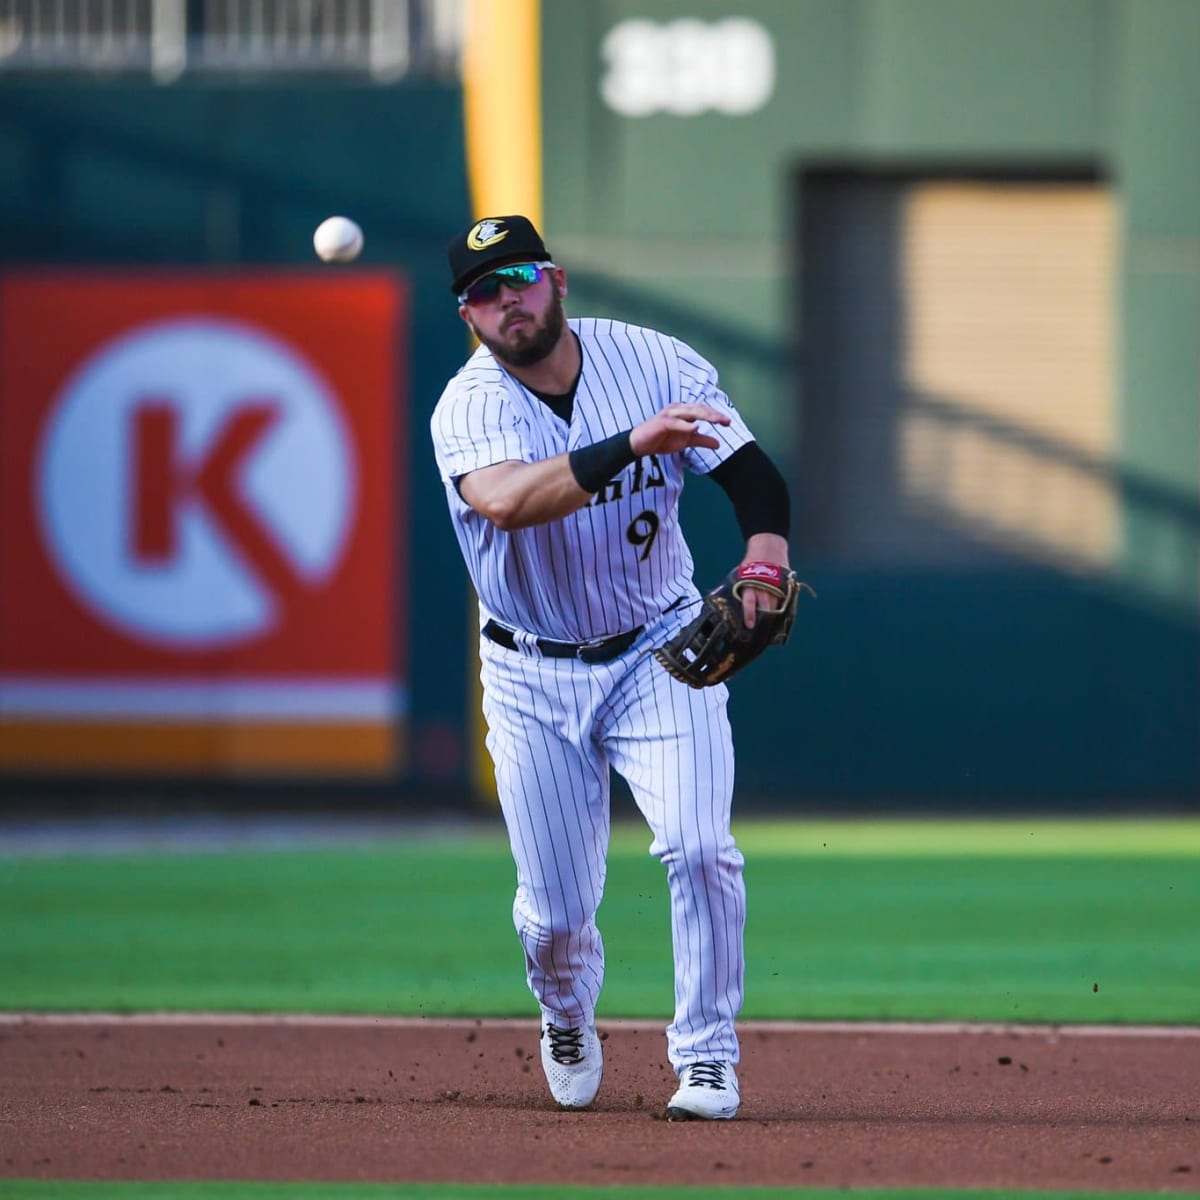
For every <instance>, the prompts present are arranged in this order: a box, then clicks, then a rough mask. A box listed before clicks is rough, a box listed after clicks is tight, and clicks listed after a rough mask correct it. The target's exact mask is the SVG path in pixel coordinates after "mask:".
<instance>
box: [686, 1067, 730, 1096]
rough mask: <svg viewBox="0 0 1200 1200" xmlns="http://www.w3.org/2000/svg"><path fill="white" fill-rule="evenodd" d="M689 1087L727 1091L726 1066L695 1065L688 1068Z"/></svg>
mask: <svg viewBox="0 0 1200 1200" xmlns="http://www.w3.org/2000/svg"><path fill="white" fill-rule="evenodd" d="M687 1082H688V1087H707V1088H712V1089H713V1091H716V1092H723V1091H724V1090H725V1064H724V1063H719V1062H702V1063H694V1064H693V1065H692V1066H690V1067H688V1068H687Z"/></svg>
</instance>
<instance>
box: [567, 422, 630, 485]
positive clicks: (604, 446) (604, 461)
mask: <svg viewBox="0 0 1200 1200" xmlns="http://www.w3.org/2000/svg"><path fill="white" fill-rule="evenodd" d="M632 432H633V430H632V429H626V430H625V432H624V433H616V434H613V436H612V437H610V438H605V439H604V441H602V442H593V443H592V444H591V445H590V446H580V447H579V449H578V450H572V451H571V453H570V454H568V455H567V462H568V463H569V464H570V467H571V474H572V475H574V476H575V482H576V483H577V484H579V486H580V487H581V488H583V490H584V491H585V492H598V491H599V490H600V489H601V488H602V487H603V486H604V485H605V484H606V483H607V482H608V481H609V480H610V479H611V478H612V477H613V476H614V475H615V474H616V473H617V472H618V471H623V470H624V469H625V468H626V467H627V466H629V464H630V463H631V462H633V460H634V459H635V458H637V455H636V454H634V452H633V447H632V446H631V445H630V444H629V435H630V434H631V433H632Z"/></svg>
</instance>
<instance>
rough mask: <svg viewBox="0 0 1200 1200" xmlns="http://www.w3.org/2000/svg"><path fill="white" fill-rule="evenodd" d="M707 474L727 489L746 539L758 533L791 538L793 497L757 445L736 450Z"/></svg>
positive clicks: (784, 481)
mask: <svg viewBox="0 0 1200 1200" xmlns="http://www.w3.org/2000/svg"><path fill="white" fill-rule="evenodd" d="M708 475H709V478H710V479H713V480H715V481H716V482H717V483H719V484H720V485H721V487H722V488H723V489H724V490H725V494H726V495H727V496H728V497H729V499H730V502H731V503H732V504H733V511H734V515H735V516H736V517H737V523H738V528H739V529H741V531H742V536H743V537H744V538H746V539H747V540H749V539H750V538H751V537H753V536H754V534H756V533H777V534H779V536H780V537H787V536H788V534H789V533H790V531H791V497H790V496H789V494H788V486H787V481H786V480H785V479H784V478H783V476H782V475H781V474H780V472H779V468H778V467H777V466H776V465H775V464H774V463H773V462H772V461H771V460H770V458H768V457H767V455H766V453H765V452H764V451H763V449H762V447H761V446H759V444H758V443H757V442H747V443H746V445H744V446H743V447H742V448H741V449H740V450H735V451H734V453H733V454H731V455H730V456H729V457H728V458H727V459H726V460H725V461H724V462H723V463H721V465H720V466H719V467H714V468H713V470H711V471H710V472H709V473H708Z"/></svg>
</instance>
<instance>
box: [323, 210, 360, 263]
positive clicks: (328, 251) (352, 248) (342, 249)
mask: <svg viewBox="0 0 1200 1200" xmlns="http://www.w3.org/2000/svg"><path fill="white" fill-rule="evenodd" d="M313 246H314V247H315V248H316V251H317V257H318V258H320V259H322V260H324V261H325V262H339V263H347V262H353V261H354V260H355V259H356V258H357V257H358V256H359V255H360V254H361V253H362V248H363V231H362V230H361V229H360V228H359V226H358V223H357V222H355V221H352V220H350V218H349V217H326V218H325V220H324V221H322V222H321V223H320V225H318V226H317V231H316V233H314V234H313Z"/></svg>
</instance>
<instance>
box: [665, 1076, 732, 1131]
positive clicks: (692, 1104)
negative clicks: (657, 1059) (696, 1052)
mask: <svg viewBox="0 0 1200 1200" xmlns="http://www.w3.org/2000/svg"><path fill="white" fill-rule="evenodd" d="M741 1102H742V1097H741V1093H740V1092H739V1091H738V1081H737V1075H736V1074H735V1073H734V1070H733V1067H732V1066H731V1065H730V1064H729V1063H723V1062H699V1063H689V1064H688V1065H687V1066H686V1067H684V1068H683V1070H682V1071H680V1073H679V1090H678V1091H677V1092H676V1093H675V1095H673V1096H672V1097H671V1099H670V1100H669V1101H668V1102H667V1120H668V1121H728V1120H729V1119H730V1118H731V1117H732V1116H733V1115H734V1114H735V1113H736V1112H737V1110H738V1105H739V1104H740V1103H741Z"/></svg>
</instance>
